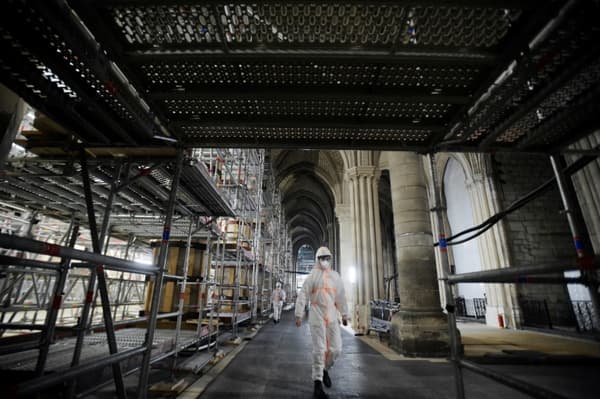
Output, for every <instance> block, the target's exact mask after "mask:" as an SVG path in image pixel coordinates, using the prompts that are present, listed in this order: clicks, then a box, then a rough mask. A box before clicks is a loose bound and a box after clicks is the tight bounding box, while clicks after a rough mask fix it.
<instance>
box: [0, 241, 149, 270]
mask: <svg viewBox="0 0 600 399" xmlns="http://www.w3.org/2000/svg"><path fill="white" fill-rule="evenodd" d="M0 247H3V248H7V249H16V250H19V251H24V252H33V253H37V254H41V255H48V256H57V257H61V258H71V259H76V260H82V261H85V262H89V263H90V264H98V263H101V264H103V265H104V266H105V267H106V268H107V269H111V270H124V271H127V272H131V273H141V274H155V273H156V269H155V268H154V267H153V266H152V265H146V264H144V263H139V262H132V261H128V260H123V259H121V258H115V257H114V256H106V255H100V254H95V253H93V252H88V251H81V250H78V249H73V248H69V247H64V246H61V245H56V244H50V243H46V242H43V241H38V240H34V239H31V238H25V237H17V236H13V235H11V234H4V233H0ZM27 262H36V263H38V262H40V261H32V260H27V261H26V262H25V263H27ZM39 264H40V265H44V264H45V265H46V268H53V269H56V268H57V267H58V265H59V264H58V263H56V264H55V265H56V267H53V266H51V265H53V263H50V262H41V263H39ZM32 265H33V263H32ZM76 265H77V266H78V267H91V265H82V264H81V263H76ZM36 267H37V266H36Z"/></svg>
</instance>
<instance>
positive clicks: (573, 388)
mask: <svg viewBox="0 0 600 399" xmlns="http://www.w3.org/2000/svg"><path fill="white" fill-rule="evenodd" d="M463 327H464V326H463ZM469 328H470V329H471V331H470V332H469ZM496 332H498V331H497V329H488V328H487V327H485V326H477V325H475V326H466V327H465V328H464V329H463V337H464V340H465V343H467V346H466V353H467V355H469V349H468V346H469V345H473V349H474V351H473V352H472V353H471V355H473V356H474V357H475V358H476V357H477V356H481V358H482V359H487V360H488V362H489V360H490V359H492V360H494V359H500V360H503V361H500V363H501V364H498V365H486V367H490V368H493V369H495V370H498V371H501V372H503V373H505V374H508V375H511V376H512V377H515V378H516V377H518V378H521V379H523V380H525V381H528V382H530V383H535V384H538V385H541V386H544V387H545V388H546V389H550V390H553V391H555V392H557V393H559V394H560V395H562V396H564V397H567V398H577V399H579V398H600V384H599V383H598V376H600V362H599V361H598V360H597V359H593V358H584V357H582V356H581V355H582V354H585V349H583V352H581V351H580V352H578V353H576V354H575V355H576V356H575V357H569V358H568V361H566V360H565V358H562V359H563V360H561V361H553V359H555V360H556V358H544V361H542V362H540V361H533V362H531V361H527V358H528V357H527V356H525V355H531V354H532V353H533V355H535V356H534V358H536V356H537V355H538V352H539V350H540V349H543V348H541V347H540V346H539V342H540V339H539V336H540V334H537V333H529V332H519V331H515V332H513V333H515V334H512V333H511V332H510V331H509V334H507V335H505V336H504V338H498V337H497V336H496V335H495V333H496ZM500 332H502V331H500ZM342 334H343V345H344V347H343V348H344V349H343V355H342V356H341V358H340V359H339V361H338V363H337V364H336V366H335V367H334V368H333V369H332V370H331V372H330V375H331V377H332V380H333V387H331V388H330V389H329V390H328V392H329V394H330V397H331V398H410V399H420V398H455V397H456V395H455V390H454V378H453V371H452V367H451V365H450V364H449V363H448V362H447V361H445V360H443V359H406V358H403V357H402V356H398V355H394V353H393V352H388V353H387V355H386V349H385V345H383V344H381V343H380V342H379V341H378V340H377V338H376V337H363V338H359V337H355V336H353V335H352V334H351V333H349V332H348V331H343V333H342ZM490 334H491V335H490ZM541 335H544V336H548V338H549V342H551V343H550V344H549V347H550V348H552V347H553V346H555V345H558V346H557V348H558V351H559V352H560V353H561V354H563V355H564V354H567V353H568V346H569V345H568V344H564V343H562V344H560V345H559V344H558V341H555V339H556V338H555V336H550V335H548V334H541ZM493 337H495V338H493ZM492 338H493V339H495V340H496V341H494V343H495V346H494V345H489V343H490V340H491V339H492ZM527 342H530V343H532V344H533V345H534V350H533V351H531V350H529V349H530V348H529V349H528V347H527V345H526V343H527ZM580 344H582V345H583V346H581V345H580ZM584 344H585V345H584ZM503 345H505V346H507V347H509V348H512V349H514V347H516V348H517V349H519V348H521V349H523V350H522V351H521V352H518V351H517V353H520V354H521V356H517V357H510V356H509V357H508V358H505V357H502V356H505V355H506V354H507V352H504V349H503V348H502V346H503ZM536 345H537V346H536ZM586 345H588V346H587V348H592V350H594V349H595V350H600V348H599V344H598V343H596V342H587V343H586V342H585V341H582V342H579V343H577V342H575V346H576V347H578V348H579V349H578V350H581V348H582V347H584V348H585V347H586ZM528 351H529V352H528ZM508 352H509V353H514V352H511V351H510V350H509V351H508ZM310 353H311V341H310V332H309V329H308V326H307V324H306V323H304V324H303V325H302V327H301V328H297V327H296V326H295V325H294V323H293V315H292V313H291V312H285V313H284V316H283V320H282V322H281V323H280V324H277V325H274V324H272V323H271V324H267V325H265V326H264V327H263V328H262V329H261V330H260V331H259V333H258V334H257V335H256V337H255V338H254V339H253V340H252V341H249V342H248V343H247V344H246V346H245V348H244V349H242V350H241V351H240V352H239V353H238V354H237V356H236V357H235V358H234V359H233V360H232V361H231V363H230V364H229V365H228V366H227V367H226V368H225V369H224V370H223V371H222V372H221V373H220V374H219V375H217V376H216V378H215V379H214V380H213V381H212V382H211V383H210V384H209V385H208V386H207V387H206V388H205V389H204V390H203V392H202V394H201V395H200V396H199V397H200V398H310V397H312V381H311V378H310V367H311V366H310V364H311V355H310ZM485 353H488V354H492V356H491V357H490V356H486V355H485ZM493 354H496V355H498V356H496V357H494V356H493ZM537 359H538V360H539V358H537ZM464 381H465V390H466V398H469V399H470V398H473V399H475V398H476V399H492V398H498V399H500V398H501V399H505V398H511V399H513V398H514V399H517V398H527V397H529V396H526V395H524V394H520V393H519V392H516V391H514V390H512V389H510V388H508V387H505V386H503V385H501V384H499V383H496V382H495V381H492V380H489V379H487V378H485V377H482V376H479V375H476V374H473V373H471V372H468V371H466V372H465V373H464ZM194 396H196V395H194Z"/></svg>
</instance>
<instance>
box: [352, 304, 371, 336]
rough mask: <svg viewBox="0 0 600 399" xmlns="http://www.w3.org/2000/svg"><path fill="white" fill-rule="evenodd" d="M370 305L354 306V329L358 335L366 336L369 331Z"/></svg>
mask: <svg viewBox="0 0 600 399" xmlns="http://www.w3.org/2000/svg"><path fill="white" fill-rule="evenodd" d="M370 312H371V307H370V305H364V304H362V303H355V304H354V317H353V318H352V329H353V330H354V331H355V332H356V334H361V335H362V334H366V333H367V332H368V330H369V318H370V317H369V316H370Z"/></svg>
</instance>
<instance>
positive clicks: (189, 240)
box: [172, 217, 200, 370]
mask: <svg viewBox="0 0 600 399" xmlns="http://www.w3.org/2000/svg"><path fill="white" fill-rule="evenodd" d="M193 228H194V219H193V218H191V217H190V225H189V226H188V232H187V239H186V244H185V254H184V256H183V273H182V274H183V280H182V281H181V283H179V301H178V303H177V324H176V325H175V344H174V347H175V354H174V355H173V366H172V369H173V370H174V369H175V366H177V355H178V354H179V335H180V334H179V332H180V330H181V322H182V319H183V302H184V300H185V288H186V283H187V274H188V268H189V262H190V250H191V247H192V234H193V232H194V231H193ZM196 339H200V337H198V336H196Z"/></svg>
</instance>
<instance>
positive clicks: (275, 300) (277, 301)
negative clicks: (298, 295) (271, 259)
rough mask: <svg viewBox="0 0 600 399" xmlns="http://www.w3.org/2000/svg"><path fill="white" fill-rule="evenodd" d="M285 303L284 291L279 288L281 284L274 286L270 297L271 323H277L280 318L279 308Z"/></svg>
mask: <svg viewBox="0 0 600 399" xmlns="http://www.w3.org/2000/svg"><path fill="white" fill-rule="evenodd" d="M284 302H285V291H284V290H283V289H282V288H281V283H277V284H276V285H275V289H274V290H273V294H272V295H271V304H272V305H273V322H275V323H279V319H280V318H281V308H283V303H284Z"/></svg>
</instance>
